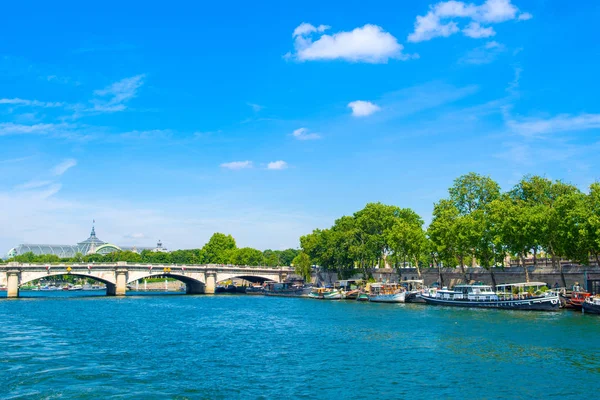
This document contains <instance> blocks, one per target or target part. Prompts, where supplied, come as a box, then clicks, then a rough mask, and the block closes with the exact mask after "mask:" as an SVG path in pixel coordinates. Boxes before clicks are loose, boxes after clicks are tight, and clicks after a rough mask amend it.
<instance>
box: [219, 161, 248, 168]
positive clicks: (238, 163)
mask: <svg viewBox="0 0 600 400" xmlns="http://www.w3.org/2000/svg"><path fill="white" fill-rule="evenodd" d="M221 168H226V169H247V168H252V161H231V162H228V163H223V164H221Z"/></svg>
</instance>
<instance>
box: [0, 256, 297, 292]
mask: <svg viewBox="0 0 600 400" xmlns="http://www.w3.org/2000/svg"><path fill="white" fill-rule="evenodd" d="M293 273H294V269H293V268H292V267H253V266H236V265H220V264H203V265H174V264H164V265H163V264H140V263H127V262H116V263H80V264H77V263H64V264H25V263H8V264H6V265H0V286H5V287H6V289H7V297H19V288H20V287H21V286H22V285H25V284H27V283H29V282H32V281H35V280H38V279H42V278H47V277H51V276H60V275H73V276H77V277H82V278H91V279H94V280H97V281H100V282H103V283H104V284H106V292H107V294H108V295H112V296H124V295H125V294H126V293H127V285H128V284H130V283H132V282H135V281H138V280H140V279H144V278H152V277H158V276H167V277H170V278H174V279H177V280H179V281H181V282H183V283H185V285H186V293H188V294H200V293H206V294H212V293H215V287H216V284H217V282H221V281H225V280H228V279H232V278H241V279H245V280H248V281H252V282H262V281H267V280H269V281H275V282H282V281H284V280H285V279H286V278H287V277H288V275H291V274H293Z"/></svg>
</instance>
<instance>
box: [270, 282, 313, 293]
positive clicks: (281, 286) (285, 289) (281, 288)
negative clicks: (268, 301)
mask: <svg viewBox="0 0 600 400" xmlns="http://www.w3.org/2000/svg"><path fill="white" fill-rule="evenodd" d="M311 290H312V287H310V286H307V285H304V284H302V283H297V282H282V283H277V282H267V284H266V286H265V288H264V290H263V294H264V295H265V296H279V297H307V296H308V295H309V294H310V292H311Z"/></svg>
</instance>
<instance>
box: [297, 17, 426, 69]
mask: <svg viewBox="0 0 600 400" xmlns="http://www.w3.org/2000/svg"><path fill="white" fill-rule="evenodd" d="M327 28H328V27H326V26H324V25H321V26H319V27H318V28H315V27H314V26H312V25H310V24H306V23H303V24H301V25H300V26H298V27H297V28H296V29H295V30H294V35H293V36H294V37H295V39H294V48H295V54H291V53H288V54H287V55H286V58H292V57H293V58H295V59H297V60H298V61H314V60H338V59H339V60H345V61H350V62H366V63H386V62H387V61H388V60H389V59H390V58H397V59H401V60H406V59H409V58H414V57H418V56H417V55H406V54H403V53H402V49H403V48H404V46H402V45H401V44H400V43H398V41H397V40H396V38H395V37H394V36H392V35H391V34H390V33H388V32H385V31H384V30H383V29H382V28H381V27H379V26H377V25H370V24H367V25H365V26H363V27H359V28H355V29H354V30H352V31H350V32H338V33H335V34H333V35H321V36H320V37H318V38H317V39H316V40H314V41H313V36H314V34H315V33H321V32H322V31H324V30H325V29H327Z"/></svg>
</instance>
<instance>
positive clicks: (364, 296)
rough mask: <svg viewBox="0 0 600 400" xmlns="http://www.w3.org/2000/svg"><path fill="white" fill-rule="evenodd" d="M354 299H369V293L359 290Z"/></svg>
mask: <svg viewBox="0 0 600 400" xmlns="http://www.w3.org/2000/svg"><path fill="white" fill-rule="evenodd" d="M356 301H369V295H368V294H367V293H365V292H360V293H359V294H358V296H357V297H356Z"/></svg>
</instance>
